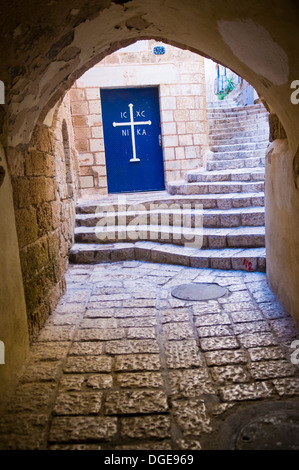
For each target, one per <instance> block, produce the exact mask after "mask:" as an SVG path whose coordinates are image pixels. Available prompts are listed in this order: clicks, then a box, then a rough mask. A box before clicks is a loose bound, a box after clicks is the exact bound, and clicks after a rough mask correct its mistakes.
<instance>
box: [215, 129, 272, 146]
mask: <svg viewBox="0 0 299 470" xmlns="http://www.w3.org/2000/svg"><path fill="white" fill-rule="evenodd" d="M209 139H210V143H211V145H232V144H247V143H248V142H255V143H256V144H257V145H259V146H261V147H264V148H267V146H268V144H269V139H268V133H267V136H266V137H265V135H263V134H262V135H259V136H258V135H255V134H254V133H252V135H251V136H248V135H247V136H244V134H242V135H241V136H236V135H235V134H224V133H223V134H215V135H210V136H209Z"/></svg>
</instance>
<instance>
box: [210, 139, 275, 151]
mask: <svg viewBox="0 0 299 470" xmlns="http://www.w3.org/2000/svg"><path fill="white" fill-rule="evenodd" d="M265 148H266V147H265V144H264V143H258V142H248V140H247V142H243V143H240V142H233V141H232V140H231V141H230V142H229V143H227V144H224V143H223V142H221V143H220V144H219V143H217V144H215V143H214V144H213V145H212V146H211V150H212V151H213V152H225V153H227V152H242V151H253V150H263V151H264V150H265Z"/></svg>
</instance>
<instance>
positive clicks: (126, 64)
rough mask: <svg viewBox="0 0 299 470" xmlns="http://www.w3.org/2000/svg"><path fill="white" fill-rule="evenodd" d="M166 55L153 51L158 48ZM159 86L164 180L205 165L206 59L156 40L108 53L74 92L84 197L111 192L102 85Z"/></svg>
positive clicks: (206, 128) (72, 101)
mask: <svg viewBox="0 0 299 470" xmlns="http://www.w3.org/2000/svg"><path fill="white" fill-rule="evenodd" d="M159 46H161V47H162V48H164V50H165V53H164V54H155V47H159ZM153 86H156V87H159V100H160V119H161V136H162V148H163V158H164V175H165V182H166V183H167V182H170V181H173V180H178V179H180V178H182V177H184V174H185V173H186V171H188V170H193V169H195V168H197V167H199V166H202V165H203V164H204V163H205V159H206V154H207V149H208V126H207V116H206V85H205V68H204V58H203V57H201V56H200V55H198V54H194V53H192V52H190V51H186V50H182V49H179V48H177V47H174V46H170V45H165V44H162V43H159V42H156V41H154V40H149V41H145V40H143V41H138V42H137V43H135V44H133V45H131V46H128V47H125V48H123V49H120V50H118V51H117V52H115V53H113V54H111V55H109V56H106V58H105V59H104V60H102V61H101V62H100V63H98V64H97V65H96V66H95V67H93V68H91V69H90V70H88V71H87V72H86V73H85V74H84V75H83V76H81V77H80V79H78V80H77V81H76V82H75V84H74V86H73V87H72V89H71V90H70V92H69V93H70V97H71V110H72V119H73V126H74V132H75V139H76V147H77V150H78V152H79V160H80V186H81V188H82V196H83V197H84V196H87V197H89V196H91V195H99V194H107V172H106V161H105V142H104V135H103V121H102V108H101V95H100V90H101V89H102V88H123V87H153Z"/></svg>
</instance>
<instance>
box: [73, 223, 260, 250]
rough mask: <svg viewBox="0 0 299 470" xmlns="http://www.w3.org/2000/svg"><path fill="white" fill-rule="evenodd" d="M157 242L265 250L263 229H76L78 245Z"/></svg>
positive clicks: (119, 227) (144, 226)
mask: <svg viewBox="0 0 299 470" xmlns="http://www.w3.org/2000/svg"><path fill="white" fill-rule="evenodd" d="M132 241H156V242H159V243H170V244H173V245H180V246H189V247H193V248H261V247H265V228H264V227H242V226H241V227H235V228H231V227H229V228H194V229H192V228H186V227H176V226H151V225H138V226H135V227H134V226H132V227H131V226H125V225H123V226H119V225H118V226H104V227H77V228H76V229H75V242H76V243H93V244H94V243H115V242H132Z"/></svg>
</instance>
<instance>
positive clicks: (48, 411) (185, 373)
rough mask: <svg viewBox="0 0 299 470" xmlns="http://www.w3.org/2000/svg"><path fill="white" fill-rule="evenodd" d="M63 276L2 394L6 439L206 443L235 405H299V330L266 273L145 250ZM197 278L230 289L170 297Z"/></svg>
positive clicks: (1, 436) (158, 445) (39, 445)
mask: <svg viewBox="0 0 299 470" xmlns="http://www.w3.org/2000/svg"><path fill="white" fill-rule="evenodd" d="M66 278H67V286H68V290H67V292H66V294H65V295H64V296H63V298H62V299H61V301H60V302H59V305H58V306H57V308H56V309H55V311H54V312H53V313H52V314H51V315H50V317H49V318H48V320H47V321H46V323H45V325H44V327H43V328H42V329H41V331H40V334H39V335H38V337H37V338H36V340H35V341H34V343H33V344H32V346H31V351H30V354H29V357H28V358H27V360H26V362H25V363H24V368H23V372H22V374H21V376H20V379H19V382H18V384H17V386H16V388H15V391H14V392H13V393H12V394H11V397H10V399H9V400H8V401H7V402H5V403H3V404H2V407H1V415H0V449H3V450H5V449H9V450H11V449H14V450H18V449H19V450H29V449H49V450H112V451H117V450H119V451H124V450H162V451H163V450H199V449H209V448H214V446H215V442H216V441H217V435H218V434H217V433H218V429H219V426H220V425H221V423H223V422H225V420H226V418H227V417H229V416H230V415H231V413H234V412H235V410H242V409H243V407H245V406H249V405H250V404H255V403H257V401H258V403H260V404H261V405H262V404H263V403H269V401H270V402H273V403H276V402H277V401H279V402H280V403H281V402H288V401H290V400H291V401H292V403H293V402H296V401H297V402H298V403H299V368H298V365H297V364H295V363H294V359H292V358H294V355H293V356H292V354H293V353H294V348H293V347H292V344H293V341H296V340H298V339H299V329H298V326H297V325H296V324H295V322H294V321H293V320H292V318H290V316H289V315H288V314H287V313H286V312H285V311H284V310H283V308H282V307H281V305H280V304H279V303H278V301H277V300H276V299H275V297H274V296H273V294H272V293H271V291H270V290H269V288H268V286H267V280H266V275H265V274H264V273H260V272H251V273H250V272H245V271H235V270H227V271H220V270H213V269H199V268H195V267H186V266H182V265H181V266H179V265H171V264H159V263H153V262H145V261H141V260H139V261H119V262H117V263H112V264H111V262H109V263H107V264H106V263H102V264H95V265H71V266H70V268H69V270H68V272H67V276H66ZM194 281H195V282H212V283H215V282H216V283H218V284H219V285H221V286H225V287H226V288H227V289H228V294H227V295H226V296H225V297H222V298H219V299H218V300H209V301H197V302H196V301H183V300H179V299H175V298H173V297H172V296H171V291H172V289H173V287H175V286H179V285H180V284H185V283H186V282H194ZM81 294H82V295H81ZM295 362H296V361H295Z"/></svg>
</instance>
